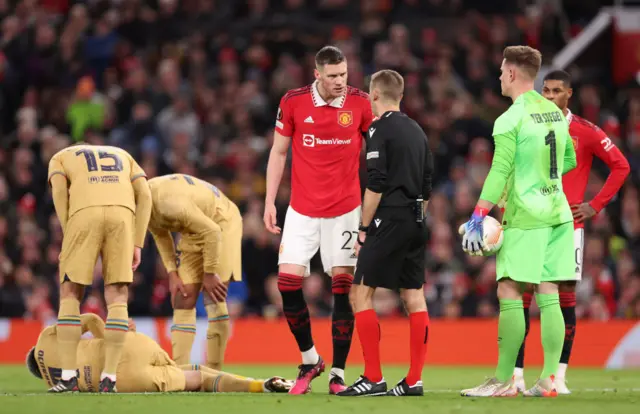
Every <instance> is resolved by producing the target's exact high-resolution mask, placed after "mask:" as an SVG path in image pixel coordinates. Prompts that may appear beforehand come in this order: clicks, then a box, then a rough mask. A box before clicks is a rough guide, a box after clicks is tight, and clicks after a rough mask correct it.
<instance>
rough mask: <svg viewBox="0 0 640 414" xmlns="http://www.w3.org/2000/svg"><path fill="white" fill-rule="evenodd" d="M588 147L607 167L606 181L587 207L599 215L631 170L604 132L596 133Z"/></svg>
mask: <svg viewBox="0 0 640 414" xmlns="http://www.w3.org/2000/svg"><path fill="white" fill-rule="evenodd" d="M590 147H591V149H592V151H593V153H594V155H595V156H596V157H598V158H600V159H601V160H602V161H604V162H605V164H607V166H608V167H609V176H608V177H607V181H605V183H604V185H603V186H602V189H600V191H599V192H598V194H596V196H595V197H594V198H593V200H591V201H590V202H589V205H590V206H591V207H593V209H594V210H595V211H596V213H599V212H600V210H602V209H603V208H604V206H606V205H607V204H609V202H610V201H611V199H612V198H613V196H615V195H616V193H617V192H618V191H620V188H622V185H623V184H624V180H625V179H626V178H627V176H628V175H629V172H630V171H631V168H630V167H629V161H627V158H626V157H625V156H624V154H622V152H621V151H620V149H619V148H618V147H616V146H615V145H614V144H613V142H611V140H610V139H609V137H607V136H606V135H605V133H604V131H602V130H597V131H596V134H595V136H594V139H593V140H592V141H591V142H590Z"/></svg>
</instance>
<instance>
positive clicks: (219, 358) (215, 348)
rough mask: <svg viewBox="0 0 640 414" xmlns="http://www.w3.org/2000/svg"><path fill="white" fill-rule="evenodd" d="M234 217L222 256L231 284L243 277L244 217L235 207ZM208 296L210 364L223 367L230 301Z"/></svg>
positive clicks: (228, 224)
mask: <svg viewBox="0 0 640 414" xmlns="http://www.w3.org/2000/svg"><path fill="white" fill-rule="evenodd" d="M234 208H235V210H236V213H235V214H234V216H233V218H232V219H231V220H230V221H228V222H225V223H221V224H220V226H221V227H222V256H221V257H220V274H219V275H220V279H221V280H222V281H223V282H224V283H225V284H226V285H227V287H228V286H229V284H230V283H231V281H241V280H242V259H241V252H242V216H241V215H240V211H239V210H238V209H237V207H235V206H234ZM210 299H211V298H209V297H208V296H205V300H206V303H207V305H206V309H207V316H208V318H209V324H208V328H207V366H208V367H210V368H213V369H217V370H219V369H221V368H222V364H223V362H224V353H225V350H226V349H227V342H228V340H229V330H230V321H229V310H228V308H227V304H226V302H221V303H213V301H211V300H210Z"/></svg>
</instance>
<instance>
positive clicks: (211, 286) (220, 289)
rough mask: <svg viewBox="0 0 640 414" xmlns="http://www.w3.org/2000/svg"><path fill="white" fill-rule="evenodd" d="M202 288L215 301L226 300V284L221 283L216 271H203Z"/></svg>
mask: <svg viewBox="0 0 640 414" xmlns="http://www.w3.org/2000/svg"><path fill="white" fill-rule="evenodd" d="M202 289H203V290H204V291H205V292H206V293H207V294H208V295H209V297H211V299H212V300H213V301H214V302H215V303H220V302H224V301H225V300H227V286H226V285H225V284H224V283H222V280H221V279H220V276H218V275H217V274H216V273H205V274H204V280H203V281H202Z"/></svg>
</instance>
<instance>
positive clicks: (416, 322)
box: [407, 311, 429, 386]
mask: <svg viewBox="0 0 640 414" xmlns="http://www.w3.org/2000/svg"><path fill="white" fill-rule="evenodd" d="M409 325H410V339H409V344H410V346H411V366H410V368H409V374H407V384H409V385H410V386H413V385H415V384H416V383H417V382H418V381H420V380H421V379H422V368H423V367H424V360H425V358H426V354H427V341H428V339H429V313H427V311H423V312H415V313H412V314H410V315H409Z"/></svg>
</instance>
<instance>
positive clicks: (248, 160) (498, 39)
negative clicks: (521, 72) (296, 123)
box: [0, 0, 640, 320]
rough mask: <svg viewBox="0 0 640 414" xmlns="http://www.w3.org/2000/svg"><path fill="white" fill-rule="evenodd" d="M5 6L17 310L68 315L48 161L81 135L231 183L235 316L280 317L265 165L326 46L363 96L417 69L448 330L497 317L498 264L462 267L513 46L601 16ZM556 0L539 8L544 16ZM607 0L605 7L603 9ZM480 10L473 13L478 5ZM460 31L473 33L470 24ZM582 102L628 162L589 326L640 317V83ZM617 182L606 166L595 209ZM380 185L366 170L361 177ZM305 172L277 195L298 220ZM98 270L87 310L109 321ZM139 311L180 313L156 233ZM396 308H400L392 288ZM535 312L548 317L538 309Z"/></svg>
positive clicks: (9, 228) (601, 240)
mask: <svg viewBox="0 0 640 414" xmlns="http://www.w3.org/2000/svg"><path fill="white" fill-rule="evenodd" d="M527 3H528V2H526V1H509V2H503V1H497V0H483V1H481V2H478V1H475V2H473V1H468V0H403V1H390V0H359V1H355V0H316V1H310V0H279V1H276V0H253V1H239V0H157V1H145V0H117V1H115V0H114V1H104V0H103V1H71V0H42V1H37V0H20V1H9V0H0V21H1V25H2V26H1V27H2V37H1V39H0V317H24V318H33V319H42V320H45V319H49V318H52V317H55V315H56V313H57V301H58V297H57V292H58V274H57V262H58V255H59V253H60V245H61V239H62V231H61V228H60V224H59V222H58V220H57V218H56V216H55V212H54V209H53V204H52V201H51V196H50V192H49V189H48V185H47V165H48V161H49V159H50V158H51V156H52V155H53V154H55V153H56V152H57V151H58V150H60V149H62V148H64V147H65V146H68V145H70V144H72V143H74V142H77V141H80V140H82V141H86V142H89V143H95V144H108V145H115V146H119V147H122V148H125V149H126V150H128V151H130V153H131V154H132V155H133V156H134V157H135V158H136V159H137V160H138V161H139V163H140V165H141V166H142V168H143V169H144V170H145V171H146V173H147V175H148V177H150V178H151V177H154V176H157V175H163V174H169V173H174V172H177V173H185V174H191V175H194V176H197V177H200V178H203V179H205V180H208V181H210V182H212V183H214V184H215V185H217V186H218V187H219V188H220V189H221V190H222V191H223V192H225V193H226V194H227V195H228V196H229V197H230V198H231V199H232V200H233V201H234V202H236V203H237V204H238V206H239V207H240V209H241V211H242V213H243V217H244V242H243V252H242V254H243V273H244V274H243V282H242V283H235V284H233V285H232V287H231V289H230V299H229V301H230V306H229V309H230V312H231V314H232V317H240V316H251V315H253V316H255V315H259V316H264V317H278V315H279V314H280V295H279V292H278V289H277V284H276V273H277V259H278V250H279V243H280V240H279V237H278V236H274V235H271V234H269V233H267V232H266V231H265V229H264V225H263V223H262V214H263V200H264V193H265V170H266V162H267V159H268V154H269V149H270V146H271V143H272V136H273V126H274V121H275V116H276V110H277V105H278V102H279V99H280V97H281V96H282V95H283V94H284V93H285V92H286V91H287V90H288V89H292V88H296V87H300V86H303V85H305V84H308V83H310V82H311V81H312V80H313V67H314V66H313V65H314V63H313V62H314V60H313V58H314V54H315V52H316V51H317V50H318V49H319V48H320V47H322V46H323V45H325V44H334V45H336V46H338V47H340V48H341V49H342V50H343V51H344V52H345V54H346V56H347V59H348V64H349V83H350V84H351V85H353V86H355V87H358V88H362V89H365V90H366V83H367V76H368V75H370V74H372V73H373V72H375V71H376V70H379V69H383V68H391V69H395V70H398V71H399V72H401V73H402V74H403V75H404V76H405V80H406V91H405V95H404V102H403V110H404V111H405V112H406V113H407V114H408V115H410V116H411V117H413V118H414V119H416V121H418V122H419V123H420V125H421V126H422V127H423V128H424V130H425V131H426V133H427V136H428V137H429V144H430V146H431V148H432V150H433V153H434V156H435V178H434V193H433V196H432V198H431V201H430V206H429V214H428V220H429V228H430V240H429V244H428V246H427V248H426V251H425V254H426V257H427V270H426V272H425V280H426V284H425V288H424V292H425V295H426V298H427V302H428V304H429V309H430V313H431V315H432V316H433V317H436V318H460V317H475V316H478V317H492V316H496V315H497V311H498V308H497V300H496V294H495V287H496V284H495V260H494V259H492V258H482V257H470V256H467V255H465V254H463V252H462V250H461V248H460V240H459V237H458V235H457V231H456V229H457V227H458V225H459V224H460V223H461V222H463V221H464V220H466V219H467V218H468V216H469V215H470V213H471V211H472V210H473V207H474V203H475V201H476V200H477V197H478V195H479V190H480V188H481V186H482V183H483V181H484V179H485V177H486V174H487V172H488V170H489V167H490V165H491V159H492V145H493V144H492V139H491V134H492V125H493V121H494V120H495V119H496V118H497V116H499V115H500V114H501V113H502V112H503V111H505V110H506V108H508V106H509V104H510V102H509V101H508V100H505V98H503V97H502V96H501V95H500V82H499V80H498V77H499V67H500V64H501V61H502V50H503V48H504V46H506V45H510V44H529V45H531V46H534V47H537V48H539V49H540V50H541V51H542V52H543V55H544V56H543V58H544V61H545V62H546V63H548V62H549V61H550V60H551V57H552V56H553V54H554V53H556V52H557V51H559V50H560V49H561V48H562V47H563V46H564V45H565V44H566V42H568V41H569V40H570V39H571V37H572V36H574V35H575V34H577V33H578V32H579V31H580V29H581V27H583V26H584V24H586V23H588V21H589V19H590V18H591V17H593V13H595V11H597V7H596V6H597V4H596V6H594V7H595V9H594V8H589V7H588V6H589V5H591V4H592V3H594V2H591V1H589V0H584V1H582V2H581V3H583V6H584V7H583V8H582V9H580V12H575V10H574V11H573V12H571V10H572V9H571V7H574V9H575V3H576V2H574V1H568V2H565V3H568V5H567V7H566V8H565V9H564V10H563V9H562V8H559V7H558V4H559V3H562V2H557V1H556V2H549V3H548V4H544V2H536V3H537V6H533V5H528V4H527ZM541 3H542V4H541ZM595 3H598V2H595ZM472 6H473V7H472ZM461 27H463V28H464V30H457V29H458V28H461ZM569 70H570V72H571V73H572V74H574V81H575V82H574V89H575V92H574V96H573V99H572V102H571V109H572V110H573V111H574V112H575V113H577V114H580V115H581V116H583V117H585V118H586V119H588V120H589V121H591V122H593V123H595V124H598V125H600V126H601V127H602V128H603V129H604V130H605V131H606V133H607V134H608V136H609V137H610V138H611V139H612V141H613V142H614V143H615V144H616V145H618V146H619V147H620V148H621V149H622V150H623V152H624V153H625V155H626V156H627V157H628V159H629V162H630V164H631V168H632V173H631V176H630V177H629V178H628V180H627V182H626V183H625V185H624V188H623V190H622V191H621V193H620V194H619V196H618V197H616V198H615V199H614V200H613V202H612V203H611V204H610V205H609V206H607V207H606V208H605V209H604V210H603V211H602V212H601V213H600V214H599V215H598V216H596V217H595V218H594V219H593V220H592V221H591V222H590V223H588V225H587V234H586V244H585V254H584V260H585V267H584V276H583V281H582V282H581V283H580V284H579V287H578V305H577V312H578V317H579V318H590V319H595V320H608V319H610V318H639V317H640V194H639V193H640V185H639V182H640V88H639V87H638V85H637V83H636V84H635V86H634V85H632V86H631V87H621V88H616V87H613V86H609V85H608V84H606V83H605V84H603V83H601V82H596V80H595V79H589V78H588V77H587V76H586V75H584V74H585V73H587V71H580V70H578V69H577V68H575V67H571V68H569ZM607 173H608V171H607V169H606V168H603V166H602V165H601V164H598V163H595V164H594V170H593V174H592V177H591V179H590V183H589V186H588V189H587V194H586V197H585V199H586V200H589V199H590V198H592V197H593V196H594V195H595V194H596V193H597V192H598V190H599V189H600V188H601V186H602V184H603V182H604V180H605V179H606V175H607ZM362 177H363V179H364V178H365V175H364V174H363V175H362ZM288 180H289V178H288V174H287V173H285V177H284V178H283V183H282V185H281V186H280V191H279V193H278V202H277V207H278V213H279V220H280V223H281V224H282V222H283V220H284V213H285V211H286V208H287V205H288V199H289V191H290V190H289V182H288ZM101 286H102V279H101V270H100V266H99V264H98V266H96V270H95V283H94V285H93V287H92V288H91V289H89V292H88V294H87V298H86V300H85V301H84V303H83V305H82V306H83V311H92V312H96V313H98V314H103V315H104V313H105V310H104V303H103V300H102V298H101V297H102V291H101ZM329 286H330V280H329V278H328V277H327V276H325V275H323V274H321V266H320V262H319V259H318V258H315V259H314V261H313V272H312V274H311V276H310V277H309V278H308V280H307V281H306V282H305V288H304V289H305V294H306V295H307V300H308V303H309V306H310V310H311V313H312V315H314V316H327V315H329V314H330V311H331V306H332V304H331V292H330V289H328V287H329ZM129 302H130V303H129V313H130V315H132V316H165V315H170V314H171V306H170V301H169V289H168V279H167V274H166V272H165V270H164V269H163V266H162V264H161V261H160V260H159V257H158V255H157V253H156V250H155V246H154V244H153V240H152V239H151V237H148V238H147V243H146V247H145V249H144V252H143V261H142V265H141V267H140V268H139V269H138V271H137V272H136V273H135V276H134V283H133V285H132V287H131V294H130V301H129ZM375 303H376V308H377V310H378V311H379V313H380V314H381V315H400V314H402V312H403V311H402V308H401V307H400V304H399V301H398V298H397V295H396V294H395V293H393V292H390V291H380V292H377V293H376V298H375ZM534 312H535V311H534Z"/></svg>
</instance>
